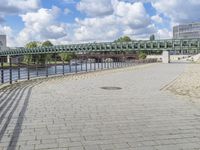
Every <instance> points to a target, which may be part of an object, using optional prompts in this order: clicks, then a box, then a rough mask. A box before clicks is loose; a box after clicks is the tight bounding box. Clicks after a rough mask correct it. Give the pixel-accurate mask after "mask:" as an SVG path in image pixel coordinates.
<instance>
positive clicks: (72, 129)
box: [0, 64, 200, 150]
mask: <svg viewBox="0 0 200 150" xmlns="http://www.w3.org/2000/svg"><path fill="white" fill-rule="evenodd" d="M134 68H135V69H134ZM184 68H185V64H183V65H180V64H153V65H149V64H147V65H144V66H139V67H132V68H129V69H121V70H118V71H117V70H115V71H106V72H101V73H92V74H86V75H76V76H70V77H67V78H58V79H54V80H52V79H51V80H49V81H44V82H42V83H39V82H40V81H38V82H34V83H32V82H26V83H24V84H23V85H21V86H18V87H13V88H12V89H11V90H7V91H6V92H5V91H4V92H2V93H0V94H1V96H0V110H1V112H0V113H1V116H0V117H1V118H0V122H1V123H0V149H2V148H5V149H6V148H8V146H9V148H10V149H13V150H14V149H15V148H16V149H17V148H19V149H26V150H27V149H47V148H51V149H58V148H60V149H67V150H74V149H79V150H83V149H84V150H89V149H92V150H105V149H110V150H122V149H126V150H132V149H137V150H138V149H148V150H150V149H184V148H186V149H192V148H196V149H199V148H200V138H199V134H200V130H199V126H200V122H199V118H198V117H197V116H196V115H195V114H200V111H199V109H197V107H198V106H195V107H194V104H192V103H191V102H189V101H187V100H183V99H180V98H178V97H176V96H173V95H172V94H171V93H169V92H166V91H160V89H161V88H162V87H163V86H164V85H166V84H168V83H169V82H170V81H171V80H173V79H174V78H175V77H176V76H177V75H179V74H180V73H181V72H182V71H183V70H184ZM114 72H115V73H114ZM13 86H14V85H13ZM105 86H112V87H120V88H122V89H121V90H105V89H101V88H100V87H105Z"/></svg>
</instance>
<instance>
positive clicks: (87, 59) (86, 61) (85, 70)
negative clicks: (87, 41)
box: [85, 58, 88, 72]
mask: <svg viewBox="0 0 200 150" xmlns="http://www.w3.org/2000/svg"><path fill="white" fill-rule="evenodd" d="M87 61H88V59H87V58H86V62H85V71H86V72H87V71H88V70H87Z"/></svg>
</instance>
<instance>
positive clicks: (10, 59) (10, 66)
mask: <svg viewBox="0 0 200 150" xmlns="http://www.w3.org/2000/svg"><path fill="white" fill-rule="evenodd" d="M9 71H10V84H12V58H11V56H9Z"/></svg>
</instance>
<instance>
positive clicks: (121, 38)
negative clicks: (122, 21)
mask: <svg viewBox="0 0 200 150" xmlns="http://www.w3.org/2000/svg"><path fill="white" fill-rule="evenodd" d="M131 41H132V40H131V38H130V37H129V36H123V37H120V38H119V39H117V40H115V42H131Z"/></svg>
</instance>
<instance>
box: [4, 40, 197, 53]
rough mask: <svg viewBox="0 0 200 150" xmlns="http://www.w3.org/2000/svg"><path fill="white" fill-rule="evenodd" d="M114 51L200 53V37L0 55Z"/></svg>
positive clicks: (36, 49) (61, 46)
mask: <svg viewBox="0 0 200 150" xmlns="http://www.w3.org/2000/svg"><path fill="white" fill-rule="evenodd" d="M106 51H109V52H112V51H173V52H177V53H192V54H193V53H198V52H199V51H200V39H179V40H177V39H166V40H155V41H150V40H141V41H132V42H102V43H84V44H68V45H57V46H52V47H37V48H31V49H28V48H16V49H8V50H4V51H1V52H0V56H7V55H10V56H18V55H25V54H44V53H61V52H76V53H80V52H106Z"/></svg>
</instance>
